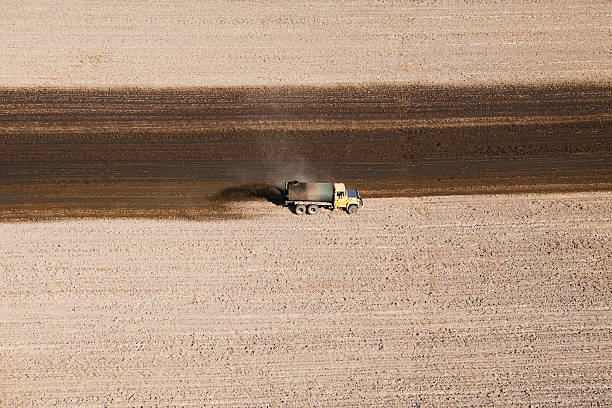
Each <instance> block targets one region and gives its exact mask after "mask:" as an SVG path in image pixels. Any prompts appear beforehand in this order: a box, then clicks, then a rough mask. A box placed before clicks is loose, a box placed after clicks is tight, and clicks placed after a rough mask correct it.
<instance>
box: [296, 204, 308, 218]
mask: <svg viewBox="0 0 612 408" xmlns="http://www.w3.org/2000/svg"><path fill="white" fill-rule="evenodd" d="M305 211H306V206H305V205H304V204H298V205H296V206H295V213H296V214H297V215H302V214H304V212H305Z"/></svg>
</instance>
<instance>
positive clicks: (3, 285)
mask: <svg viewBox="0 0 612 408" xmlns="http://www.w3.org/2000/svg"><path fill="white" fill-rule="evenodd" d="M611 200H612V194H610V193H609V192H600V193H573V194H552V195H535V194H531V195H520V194H517V195H512V196H506V195H498V196H445V197H430V198H398V199H393V198H387V199H370V200H367V202H366V207H365V208H364V209H363V211H362V212H361V213H360V214H358V215H357V216H355V217H353V216H349V215H347V214H345V213H338V212H335V213H331V212H328V211H323V212H321V213H320V214H318V215H317V216H312V217H310V216H303V217H298V216H295V215H292V214H291V213H290V212H288V211H287V210H286V209H285V208H282V207H276V206H274V205H272V204H271V203H267V202H255V203H247V204H244V205H241V206H240V207H239V211H240V212H244V213H248V214H249V215H251V216H252V217H255V218H247V219H243V220H228V221H206V222H201V221H170V220H165V221H161V220H103V219H98V220H67V221H54V222H44V223H24V222H21V223H1V224H0V274H1V276H2V279H1V280H0V310H2V313H1V314H0V405H2V406H7V407H9V406H10V407H13V406H25V405H32V406H41V405H48V406H51V405H53V406H56V405H57V406H141V405H143V406H155V405H157V406H232V407H235V406H249V407H250V406H309V405H312V406H329V407H339V406H346V407H355V406H385V407H388V406H416V405H429V404H436V405H444V406H448V405H473V406H474V405H475V406H478V405H481V406H493V405H497V406H500V405H504V406H507V405H512V404H518V405H529V404H535V405H557V404H561V405H574V406H588V405H593V404H601V405H605V404H606V402H605V401H610V400H612V390H611V384H612V369H611V367H612V310H611V303H610V293H611V290H612V278H611V275H610V271H611V270H612V257H611V253H610V236H611V235H612V218H611V211H610V210H611V207H610V202H611Z"/></svg>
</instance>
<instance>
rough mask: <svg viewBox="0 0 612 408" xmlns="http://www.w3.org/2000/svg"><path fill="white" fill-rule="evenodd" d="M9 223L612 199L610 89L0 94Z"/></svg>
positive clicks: (3, 212) (1, 175) (2, 213)
mask: <svg viewBox="0 0 612 408" xmlns="http://www.w3.org/2000/svg"><path fill="white" fill-rule="evenodd" d="M0 101H2V104H1V105H0V142H2V149H0V193H2V194H0V219H23V218H25V219H28V218H50V217H51V218H53V217H68V216H128V217H129V216H144V217H154V218H155V217H160V216H162V217H163V216H173V217H184V218H206V217H207V216H209V215H210V214H211V208H212V209H213V210H214V209H215V207H214V203H213V205H212V206H211V203H210V200H209V199H210V198H211V197H213V196H214V195H215V194H217V192H218V191H219V190H222V189H225V188H229V187H232V186H236V185H240V184H245V183H246V184H249V183H268V184H276V183H282V182H284V181H285V180H291V179H301V180H321V181H327V180H341V181H344V182H345V183H347V184H348V185H352V186H355V187H357V188H359V190H360V191H361V192H362V193H363V194H364V195H365V196H367V197H373V196H379V197H380V196H419V195H441V194H442V195H443V194H459V193H462V194H473V193H492V192H526V191H533V192H543V191H548V192H555V191H580V190H609V189H610V188H611V187H612V138H611V136H610V135H611V134H612V120H611V113H612V112H611V110H610V106H612V90H611V88H610V86H607V85H585V84H583V85H568V84H566V85H555V86H552V85H546V86H544V85H542V86H527V85H513V86H477V87H475V86H470V87H467V86H454V87H441V86H440V87H438V86H343V87H340V86H338V87H269V88H261V87H243V88H202V89H162V90H152V89H148V90H147V89H123V90H121V89H115V90H99V89H98V90H91V89H90V90H80V89H4V90H2V91H0Z"/></svg>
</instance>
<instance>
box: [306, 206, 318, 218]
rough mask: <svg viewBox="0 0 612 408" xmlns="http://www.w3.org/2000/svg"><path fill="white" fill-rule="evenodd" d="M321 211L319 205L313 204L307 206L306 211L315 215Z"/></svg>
mask: <svg viewBox="0 0 612 408" xmlns="http://www.w3.org/2000/svg"><path fill="white" fill-rule="evenodd" d="M317 211H319V206H317V205H315V204H311V205H309V206H308V207H307V208H306V212H307V213H308V214H310V215H315V214H316V213H317Z"/></svg>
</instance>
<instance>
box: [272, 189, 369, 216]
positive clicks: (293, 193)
mask: <svg viewBox="0 0 612 408" xmlns="http://www.w3.org/2000/svg"><path fill="white" fill-rule="evenodd" d="M284 201H285V205H286V206H289V207H293V209H294V212H295V213H296V214H304V213H307V214H315V213H316V212H317V211H318V209H319V208H320V207H322V208H328V209H330V210H332V211H333V210H335V209H343V210H346V212H348V213H349V214H355V213H356V212H357V211H358V210H359V209H360V208H362V207H363V199H362V198H361V196H360V195H359V192H358V191H357V190H350V189H347V188H346V186H345V185H344V184H343V183H304V182H299V181H288V182H287V183H285V200H284Z"/></svg>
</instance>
